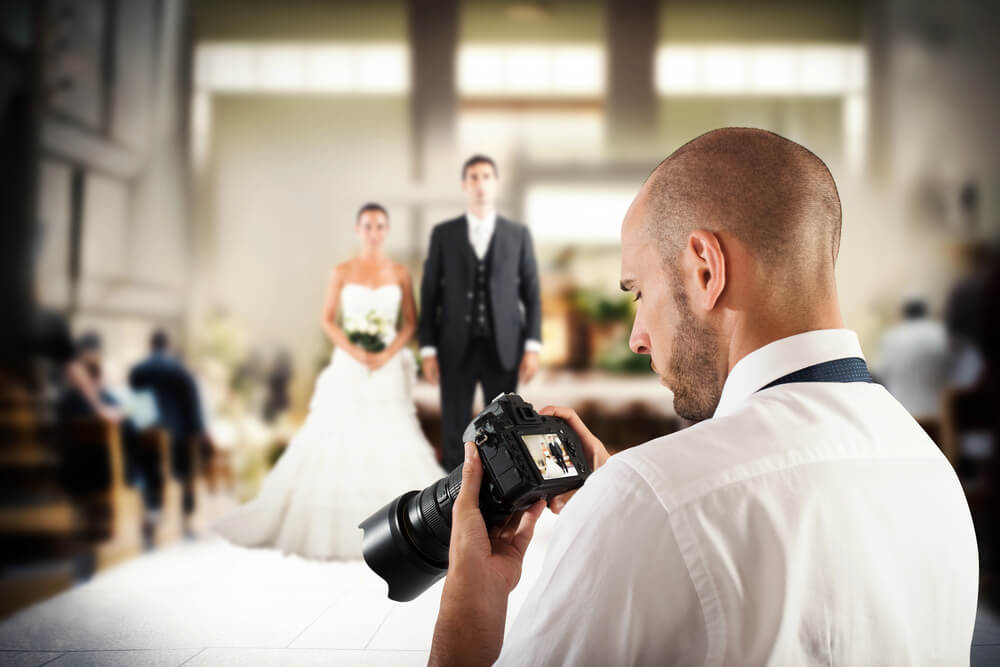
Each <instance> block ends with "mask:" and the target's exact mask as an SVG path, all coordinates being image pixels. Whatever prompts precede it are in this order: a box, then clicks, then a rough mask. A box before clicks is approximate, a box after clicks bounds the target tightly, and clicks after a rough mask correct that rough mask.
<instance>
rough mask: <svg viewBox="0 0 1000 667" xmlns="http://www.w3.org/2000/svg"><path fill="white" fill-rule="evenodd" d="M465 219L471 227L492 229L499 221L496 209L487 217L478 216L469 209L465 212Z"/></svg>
mask: <svg viewBox="0 0 1000 667" xmlns="http://www.w3.org/2000/svg"><path fill="white" fill-rule="evenodd" d="M465 220H466V222H467V223H468V224H469V227H470V228H471V229H492V228H493V227H494V225H496V222H497V214H496V211H494V212H493V213H491V214H490V215H488V216H487V217H485V218H477V217H476V216H474V215H473V214H471V213H469V212H468V211H466V212H465Z"/></svg>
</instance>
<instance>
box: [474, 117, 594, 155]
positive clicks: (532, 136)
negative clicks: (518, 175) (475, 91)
mask: <svg viewBox="0 0 1000 667" xmlns="http://www.w3.org/2000/svg"><path fill="white" fill-rule="evenodd" d="M458 143H459V147H460V149H461V152H462V153H463V154H471V153H486V154H487V155H491V156H493V157H494V158H495V159H497V160H499V161H500V162H501V163H503V164H509V163H511V162H512V161H515V160H516V159H518V158H526V159H529V160H531V161H532V162H536V163H552V162H556V163H562V162H566V161H595V160H598V159H600V158H601V157H602V156H603V151H604V114H603V113H602V112H601V111H599V110H590V109H580V110H575V109H570V110H549V109H544V108H540V109H529V110H517V109H482V110H480V109H463V110H462V112H461V113H460V114H459V116H458Z"/></svg>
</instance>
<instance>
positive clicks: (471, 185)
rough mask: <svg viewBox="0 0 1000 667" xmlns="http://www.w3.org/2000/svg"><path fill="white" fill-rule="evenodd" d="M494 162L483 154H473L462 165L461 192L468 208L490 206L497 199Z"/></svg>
mask: <svg viewBox="0 0 1000 667" xmlns="http://www.w3.org/2000/svg"><path fill="white" fill-rule="evenodd" d="M498 179H499V174H498V173H497V165H496V162H494V161H493V159H492V158H489V157H487V156H485V155H473V156H472V157H470V158H469V159H468V160H466V161H465V163H464V164H463V165H462V192H464V193H465V197H466V199H467V200H468V204H469V208H477V209H480V208H492V207H493V205H494V203H495V202H496V199H497V181H498Z"/></svg>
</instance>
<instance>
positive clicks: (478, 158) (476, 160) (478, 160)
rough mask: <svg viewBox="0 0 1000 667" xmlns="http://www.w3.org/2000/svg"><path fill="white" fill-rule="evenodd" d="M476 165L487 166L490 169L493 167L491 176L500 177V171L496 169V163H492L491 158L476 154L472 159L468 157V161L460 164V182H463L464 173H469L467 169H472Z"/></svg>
mask: <svg viewBox="0 0 1000 667" xmlns="http://www.w3.org/2000/svg"><path fill="white" fill-rule="evenodd" d="M477 164H488V165H490V166H491V167H493V175H494V176H499V175H500V170H499V169H497V163H496V162H494V161H493V158H491V157H490V156H489V155H483V154H482V153H476V154H475V155H473V156H472V157H470V158H469V159H468V160H466V161H465V162H464V163H463V164H462V180H463V181H464V180H465V172H467V171H469V167H472V166H473V165H477Z"/></svg>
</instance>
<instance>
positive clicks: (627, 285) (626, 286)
mask: <svg viewBox="0 0 1000 667" xmlns="http://www.w3.org/2000/svg"><path fill="white" fill-rule="evenodd" d="M633 284H634V281H633V280H632V279H631V278H626V279H625V280H622V281H620V282H619V283H618V286H619V287H621V288H622V291H623V292H631V291H632V285H633Z"/></svg>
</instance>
